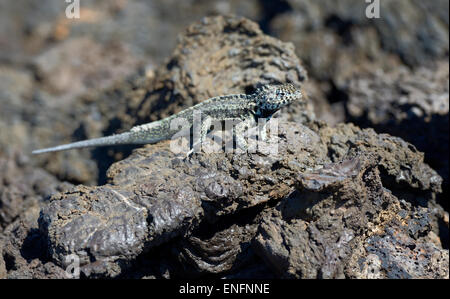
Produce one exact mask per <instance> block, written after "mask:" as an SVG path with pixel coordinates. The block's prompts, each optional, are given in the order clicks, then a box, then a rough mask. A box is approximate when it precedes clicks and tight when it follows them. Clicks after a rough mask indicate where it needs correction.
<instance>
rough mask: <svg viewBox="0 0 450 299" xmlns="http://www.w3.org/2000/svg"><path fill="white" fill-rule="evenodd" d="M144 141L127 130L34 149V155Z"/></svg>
mask: <svg viewBox="0 0 450 299" xmlns="http://www.w3.org/2000/svg"><path fill="white" fill-rule="evenodd" d="M136 143H142V142H136V138H135V135H134V134H132V133H130V132H125V133H122V134H117V135H112V136H106V137H100V138H94V139H89V140H83V141H78V142H74V143H69V144H63V145H58V146H55V147H49V148H44V149H39V150H34V151H32V154H33V155H36V154H43V153H49V152H57V151H65V150H70V149H75V148H84V147H93V146H107V145H118V144H136Z"/></svg>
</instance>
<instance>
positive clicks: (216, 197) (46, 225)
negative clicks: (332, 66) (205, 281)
mask: <svg viewBox="0 0 450 299" xmlns="http://www.w3.org/2000/svg"><path fill="white" fill-rule="evenodd" d="M313 129H314V130H311V129H310V128H308V127H306V126H302V125H299V124H296V123H289V122H288V123H284V122H282V123H281V124H280V132H279V133H280V138H279V140H277V141H278V142H279V145H278V147H279V148H278V151H279V152H278V154H277V155H267V156H266V155H264V154H262V153H255V154H243V155H238V154H224V153H216V154H208V155H206V154H202V153H199V154H195V155H194V156H193V157H191V158H189V159H184V158H183V156H176V155H175V154H173V153H172V152H171V151H170V149H169V142H164V143H161V144H158V145H149V146H146V147H145V148H142V149H139V150H136V151H134V152H133V154H132V155H131V156H130V157H129V158H127V159H125V160H122V161H120V162H118V163H115V164H113V165H112V167H111V168H110V169H109V171H108V177H109V184H107V185H105V186H100V187H91V188H88V187H78V188H76V189H75V190H72V191H70V192H66V193H61V194H60V195H58V196H54V197H53V198H52V200H51V202H50V204H49V205H48V206H47V207H46V208H44V209H43V211H42V215H41V218H40V220H39V224H40V229H41V230H42V233H43V234H44V235H48V239H49V246H50V249H51V253H52V257H53V260H54V261H56V262H57V263H58V264H62V263H63V261H64V259H65V256H66V255H68V254H71V253H76V254H78V255H80V256H82V257H86V259H83V267H88V268H89V271H92V267H91V266H90V264H91V263H93V262H94V263H96V271H99V272H96V273H95V274H100V273H101V274H103V275H111V276H114V275H115V274H116V272H115V271H117V270H114V269H118V267H124V266H125V265H126V264H127V263H128V262H129V261H131V260H133V259H134V258H135V257H136V256H137V255H139V254H141V253H142V252H145V251H147V250H150V249H152V248H154V247H155V246H158V245H161V244H162V243H165V242H168V241H170V240H171V239H173V238H175V237H177V236H183V237H185V238H188V237H189V236H190V234H191V232H192V231H193V230H194V229H195V228H196V227H198V225H199V223H203V222H205V221H206V222H208V223H217V222H220V219H221V218H222V217H225V216H227V215H231V214H235V213H239V212H242V211H243V210H245V209H249V208H252V207H256V206H264V205H266V204H268V202H269V201H274V200H276V201H281V202H286V200H287V199H288V198H290V197H292V194H293V192H295V189H296V185H297V184H298V176H299V174H300V173H302V172H306V171H307V170H309V169H314V168H320V167H321V166H322V165H324V164H326V163H331V162H337V161H340V160H342V159H343V158H345V157H348V156H350V157H351V156H357V155H367V156H370V158H366V159H367V160H369V161H371V163H373V164H372V165H376V166H373V167H378V168H379V169H380V171H381V172H382V173H383V175H382V176H383V178H382V179H380V178H379V177H378V174H377V176H376V177H375V178H372V177H370V180H369V178H367V180H368V182H366V184H375V183H378V185H379V186H378V189H377V190H378V191H379V192H381V191H383V190H385V189H384V188H383V187H382V184H381V180H385V181H387V182H390V181H393V182H396V184H404V185H405V186H404V187H403V188H406V189H409V188H412V189H418V190H422V191H423V192H424V197H425V198H426V199H427V200H432V198H433V196H434V194H435V192H439V191H440V184H441V178H440V177H439V175H437V173H436V172H435V171H433V170H432V169H431V168H430V167H429V166H427V165H426V164H424V163H423V155H422V154H421V153H420V152H418V151H417V150H416V149H415V148H414V147H413V146H411V145H410V144H407V143H406V142H404V141H402V140H401V139H399V138H395V137H391V136H389V135H377V134H376V133H375V132H374V131H373V130H360V129H358V128H357V127H355V126H352V125H339V126H338V127H337V128H336V129H332V128H330V127H328V126H326V125H324V124H320V123H319V124H316V127H315V128H313ZM271 146H273V145H271ZM365 162H366V163H367V161H365ZM347 168H350V170H352V169H351V167H347ZM373 171H378V170H373ZM360 172H361V171H360ZM362 173H363V174H364V173H365V172H364V171H362ZM345 175H346V174H345V173H344V174H342V175H341V176H345ZM361 175H362V174H361ZM325 178H326V179H328V178H329V176H325ZM326 179H325V181H326ZM350 181H351V182H353V181H352V180H350ZM353 183H354V184H356V183H355V182H353ZM316 184H317V182H316ZM319 184H320V179H319ZM360 184H362V183H360ZM357 186H358V188H357ZM360 188H361V186H359V185H358V184H356V185H355V186H354V185H351V186H345V187H342V188H341V186H338V187H335V188H332V190H334V191H333V193H334V192H337V195H335V196H336V198H338V199H339V201H343V202H347V201H350V203H349V204H355V203H354V201H351V200H350V199H349V198H348V197H349V196H348V195H346V194H345V191H346V190H348V191H347V192H349V193H350V194H353V195H356V196H357V197H358V194H360V193H361V192H359V189H360ZM310 189H311V190H314V191H316V192H317V193H315V194H312V195H311V196H312V198H321V195H320V192H321V188H316V187H314V184H313V185H312V187H311V186H310ZM399 189H401V187H399ZM380 190H381V191H380ZM297 192H300V191H297ZM310 192H312V191H310ZM322 192H323V191H322ZM384 192H386V193H388V191H384ZM397 192H398V193H399V194H401V193H400V192H401V191H397ZM325 193H327V192H325ZM328 193H331V191H328ZM301 194H302V193H299V196H300V197H299V198H303V197H302V196H301ZM383 194H384V193H383ZM376 195H378V196H381V195H379V194H376ZM322 197H323V196H322ZM372 197H375V195H372V194H368V195H367V197H358V199H359V201H360V203H359V204H360V205H362V202H363V203H364V204H366V205H367V206H368V207H370V208H371V211H372V214H373V215H375V214H377V213H378V212H379V210H380V207H382V208H383V209H387V210H389V211H391V210H392V209H389V205H384V204H382V203H383V200H382V199H377V198H372ZM391 198H394V196H391ZM375 199H377V200H375ZM334 200H337V199H334ZM307 202H308V201H306V202H305V203H302V204H301V205H307ZM325 202H326V201H325ZM377 203H378V204H379V207H378V208H375V207H373V205H376V204H377ZM311 204H312V203H311ZM322 205H323V206H322ZM316 206H317V207H316V209H319V210H320V211H321V213H328V212H330V209H332V207H331V205H330V204H326V203H324V201H320V202H319V203H318V204H317V205H316ZM296 208H299V207H296ZM300 208H301V207H300ZM119 209H121V210H120V211H122V210H123V212H121V214H122V213H124V214H127V216H126V217H125V219H127V220H128V221H127V222H126V223H124V218H122V216H118V214H117V213H118V210H119ZM377 209H378V210H377ZM289 210H290V213H294V211H295V210H293V209H289ZM322 210H323V211H322ZM127 211H129V212H127ZM377 211H378V212H377ZM395 211H396V210H394V211H393V212H392V213H393V214H395ZM407 211H408V212H414V211H415V208H414V207H413V206H411V207H410V210H407ZM298 212H299V213H301V211H298ZM364 212H365V211H364V210H360V209H355V211H354V213H357V215H355V219H363V218H362V215H365V214H364ZM130 213H131V214H130ZM330 213H332V212H330ZM361 213H362V214H361ZM336 217H337V216H336ZM365 217H366V216H365ZM373 217H375V216H373ZM376 217H378V215H377V216H376ZM306 220H307V221H311V220H312V219H311V218H307V219H306ZM323 221H330V225H331V224H332V222H333V221H334V220H333V218H330V219H326V220H323ZM106 224H107V225H106ZM383 224H384V223H382V224H379V227H377V228H376V229H378V230H380V231H382V230H383V228H384V225H383ZM358 225H360V227H358ZM367 225H368V224H367V223H360V222H358V223H355V224H353V228H354V229H355V230H364V228H365V227H367ZM429 226H431V224H430V225H429ZM323 227H324V228H326V227H327V225H325V223H324V224H323ZM274 229H276V230H277V229H280V228H279V227H278V226H276V227H275V228H274ZM251 231H252V230H250V231H248V230H245V234H242V236H240V237H239V238H240V242H243V243H246V242H248V241H249V237H248V236H247V237H246V236H245V235H246V234H250V236H252V233H251ZM294 231H295V230H294ZM320 231H321V230H320V229H319V231H318V232H317V233H318V234H320ZM68 232H70V238H68V237H67V234H68ZM253 234H254V233H253ZM353 234H354V233H353ZM227 237H229V238H231V239H232V238H233V237H232V235H230V234H228V235H227ZM216 238H219V239H220V233H219V234H218V236H216ZM239 238H238V239H239ZM187 240H188V241H185V242H188V243H189V242H190V243H191V246H193V245H194V246H196V247H195V248H196V250H197V251H198V252H200V253H198V254H197V255H189V248H190V246H187V245H186V243H185V246H184V248H183V250H182V251H181V258H182V259H186V258H188V259H190V260H191V262H192V261H193V262H194V264H196V265H197V267H199V266H198V265H201V266H200V270H199V271H205V270H208V271H209V272H211V273H217V271H222V270H223V271H224V270H226V269H230V265H229V263H230V260H231V261H232V262H233V265H235V264H234V262H235V260H236V259H237V255H239V253H240V252H241V251H240V250H231V248H227V246H229V245H228V244H227V243H221V245H220V247H219V248H217V249H212V248H209V247H208V246H206V245H205V244H208V238H206V239H205V240H204V241H201V240H199V239H197V238H192V237H191V239H189V238H188V239H187ZM335 241H336V240H335ZM364 241H365V238H361V239H360V241H359V242H360V243H363V242H364ZM203 242H206V243H203ZM209 242H213V241H210V240H209ZM105 244H107V247H105ZM124 244H127V246H124ZM230 244H235V245H234V247H240V246H241V244H240V243H239V242H238V243H233V242H231V243H230ZM304 246H307V245H306V243H305V245H304ZM336 246H337V245H336ZM359 246H362V244H359ZM220 252H222V254H220ZM88 257H89V258H88ZM210 260H213V261H214V262H215V263H214V264H213V265H208V264H207V263H208V261H209V262H210ZM200 261H202V262H203V263H200ZM100 262H101V263H104V267H99V264H98V263H100ZM83 267H82V269H83ZM202 267H203V268H202ZM310 268H314V269H316V270H317V265H311V266H310ZM285 271H287V269H285ZM311 271H312V269H311ZM330 271H331V270H330ZM331 272H332V271H331ZM331 272H330V273H331ZM89 273H91V274H92V272H89ZM333 273H334V272H333ZM330 275H331V274H330ZM415 275H416V276H420V274H419V273H415Z"/></svg>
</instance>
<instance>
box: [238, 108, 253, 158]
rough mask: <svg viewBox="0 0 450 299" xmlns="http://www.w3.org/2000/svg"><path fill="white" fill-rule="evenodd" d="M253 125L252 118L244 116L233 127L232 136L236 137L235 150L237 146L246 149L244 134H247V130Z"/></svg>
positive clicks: (245, 150)
mask: <svg viewBox="0 0 450 299" xmlns="http://www.w3.org/2000/svg"><path fill="white" fill-rule="evenodd" d="M254 125H255V121H254V119H253V118H251V117H248V118H244V119H243V120H242V121H240V122H239V123H238V124H236V126H235V127H234V130H233V131H234V136H235V137H236V150H237V149H238V148H239V149H241V150H242V151H244V152H247V150H248V144H247V141H246V139H245V136H247V135H248V130H249V129H250V128H251V127H253V126H254Z"/></svg>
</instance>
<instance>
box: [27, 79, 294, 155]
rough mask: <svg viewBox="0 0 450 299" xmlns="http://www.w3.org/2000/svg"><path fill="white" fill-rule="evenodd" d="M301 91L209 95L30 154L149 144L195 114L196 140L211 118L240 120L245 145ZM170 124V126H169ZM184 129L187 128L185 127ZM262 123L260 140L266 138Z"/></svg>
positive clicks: (277, 88)
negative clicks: (160, 115)
mask: <svg viewBox="0 0 450 299" xmlns="http://www.w3.org/2000/svg"><path fill="white" fill-rule="evenodd" d="M301 98H302V94H301V92H300V90H299V89H297V88H296V87H294V85H292V84H283V85H266V86H263V87H261V88H259V89H257V90H256V92H255V93H253V94H251V95H245V94H235V95H226V96H219V97H214V98H210V99H208V100H206V101H203V102H201V103H199V104H197V105H195V106H193V107H190V108H188V109H186V110H183V111H181V112H179V113H177V114H174V115H172V116H169V117H167V118H164V119H162V120H159V121H155V122H151V123H148V124H144V125H140V126H136V127H133V128H132V129H131V130H130V131H128V132H125V133H122V134H117V135H112V136H107V137H100V138H95V139H89V140H84V141H79V142H74V143H69V144H65V145H59V146H55V147H50V148H45V149H40V150H35V151H33V152H32V153H33V154H41V153H48V152H56V151H63V150H70V149H75V148H85V147H97V146H109V145H119V144H149V143H156V142H159V141H161V140H166V139H170V138H171V137H172V136H174V135H175V134H177V133H179V132H180V129H179V126H175V125H174V123H173V121H174V120H176V119H183V121H184V124H187V127H191V126H193V125H194V121H195V120H196V116H195V115H196V113H199V114H200V115H201V117H202V119H203V120H202V121H201V128H200V139H199V142H203V140H204V139H205V137H206V134H207V133H208V130H209V128H210V126H211V123H212V122H213V121H228V120H233V121H239V123H238V124H237V125H236V126H235V127H234V134H235V136H236V140H237V142H238V144H241V145H243V144H245V140H244V137H243V136H244V134H243V133H244V131H245V130H246V128H250V127H254V126H255V125H256V124H257V122H258V119H260V118H263V119H266V120H267V121H268V120H270V118H271V117H272V116H273V114H274V113H275V112H277V111H278V110H279V109H281V108H282V107H284V106H287V105H289V104H290V103H292V102H293V101H296V100H301ZM171 124H172V128H171ZM185 129H186V128H185ZM265 132H266V130H265V126H264V127H263V130H262V133H263V136H262V137H263V139H265Z"/></svg>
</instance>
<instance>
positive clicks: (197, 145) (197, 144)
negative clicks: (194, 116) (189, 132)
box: [186, 116, 212, 157]
mask: <svg viewBox="0 0 450 299" xmlns="http://www.w3.org/2000/svg"><path fill="white" fill-rule="evenodd" d="M211 123H212V118H211V117H210V116H207V117H206V118H205V120H204V121H202V123H201V126H200V136H199V138H198V140H195V139H194V143H193V144H192V148H191V150H190V151H189V152H187V153H186V157H189V156H190V155H192V153H194V152H200V151H201V149H202V145H203V142H204V141H205V139H206V135H207V134H208V130H209V128H210V127H211ZM194 134H195V132H194Z"/></svg>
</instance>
